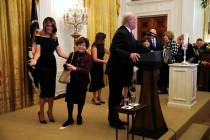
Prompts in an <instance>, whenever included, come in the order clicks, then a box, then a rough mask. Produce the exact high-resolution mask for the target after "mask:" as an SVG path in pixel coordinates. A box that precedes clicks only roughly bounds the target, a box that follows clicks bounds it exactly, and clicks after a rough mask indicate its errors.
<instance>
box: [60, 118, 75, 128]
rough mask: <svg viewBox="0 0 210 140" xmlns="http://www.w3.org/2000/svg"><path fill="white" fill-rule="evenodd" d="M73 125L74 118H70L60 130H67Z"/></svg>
mask: <svg viewBox="0 0 210 140" xmlns="http://www.w3.org/2000/svg"><path fill="white" fill-rule="evenodd" d="M73 123H74V120H73V118H70V119H68V120H67V121H65V122H64V123H63V124H62V126H61V127H60V129H65V128H67V127H69V126H70V125H72V124H73Z"/></svg>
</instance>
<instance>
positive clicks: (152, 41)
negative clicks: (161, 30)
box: [149, 29, 163, 51]
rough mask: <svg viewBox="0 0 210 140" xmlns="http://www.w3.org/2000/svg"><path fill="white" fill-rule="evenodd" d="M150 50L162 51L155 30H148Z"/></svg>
mask: <svg viewBox="0 0 210 140" xmlns="http://www.w3.org/2000/svg"><path fill="white" fill-rule="evenodd" d="M149 33H150V38H151V39H150V44H151V45H150V49H151V50H153V51H160V50H162V49H163V48H162V45H161V41H160V39H159V38H158V37H157V31H156V30H155V29H150V32H149Z"/></svg>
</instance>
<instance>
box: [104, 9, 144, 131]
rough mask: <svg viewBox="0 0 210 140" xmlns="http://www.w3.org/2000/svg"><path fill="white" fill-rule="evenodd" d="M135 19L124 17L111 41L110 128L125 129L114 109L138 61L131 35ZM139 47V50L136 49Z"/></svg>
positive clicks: (108, 72) (109, 63)
mask: <svg viewBox="0 0 210 140" xmlns="http://www.w3.org/2000/svg"><path fill="white" fill-rule="evenodd" d="M136 23H137V19H136V17H135V16H134V15H133V14H131V13H129V14H126V15H124V17H123V21H122V26H121V27H119V28H118V29H117V31H116V33H115V35H114V37H113V39H112V43H111V46H110V57H109V60H108V63H107V67H106V74H108V79H109V102H108V105H109V115H108V120H109V124H110V126H111V127H117V128H118V129H125V127H124V126H123V125H124V124H125V123H124V122H123V121H121V120H120V119H119V115H118V113H117V112H116V111H115V109H114V107H116V106H118V105H120V102H121V100H122V89H123V87H129V86H130V85H131V80H132V76H133V66H134V63H135V62H136V61H138V60H139V58H140V54H138V53H137V51H140V50H141V47H140V46H139V45H138V42H137V41H136V39H135V38H134V36H133V34H132V30H133V29H135V28H136ZM138 47H140V48H138Z"/></svg>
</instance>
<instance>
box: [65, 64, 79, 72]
mask: <svg viewBox="0 0 210 140" xmlns="http://www.w3.org/2000/svg"><path fill="white" fill-rule="evenodd" d="M66 65H67V68H68V70H73V71H75V70H76V69H77V67H75V66H74V65H72V64H66Z"/></svg>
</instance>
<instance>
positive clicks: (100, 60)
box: [91, 46, 105, 63]
mask: <svg viewBox="0 0 210 140" xmlns="http://www.w3.org/2000/svg"><path fill="white" fill-rule="evenodd" d="M91 52H92V58H93V61H95V62H99V63H105V60H103V59H98V56H97V48H96V46H93V47H92V49H91Z"/></svg>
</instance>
